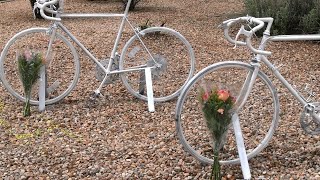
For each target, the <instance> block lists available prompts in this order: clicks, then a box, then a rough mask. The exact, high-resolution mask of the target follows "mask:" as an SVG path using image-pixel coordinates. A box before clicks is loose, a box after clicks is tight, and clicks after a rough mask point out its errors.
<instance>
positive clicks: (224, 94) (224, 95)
mask: <svg viewBox="0 0 320 180" xmlns="http://www.w3.org/2000/svg"><path fill="white" fill-rule="evenodd" d="M217 94H218V98H219V99H220V100H222V101H226V100H227V99H228V98H229V96H230V94H229V92H228V91H226V90H219V91H218V93H217Z"/></svg>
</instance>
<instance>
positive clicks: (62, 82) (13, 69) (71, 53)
mask: <svg viewBox="0 0 320 180" xmlns="http://www.w3.org/2000/svg"><path fill="white" fill-rule="evenodd" d="M48 30H49V29H45V28H31V29H27V30H24V31H21V32H20V33H18V34H16V35H15V36H14V37H13V38H11V39H10V40H9V42H8V43H7V44H6V46H5V48H4V49H3V51H2V53H1V57H0V75H1V76H0V77H1V80H2V82H3V85H4V87H5V88H6V89H7V90H8V92H9V93H10V94H12V95H13V96H14V97H16V98H18V99H19V100H21V101H25V98H24V91H23V85H22V83H21V80H20V77H19V72H18V61H17V52H19V51H24V50H27V49H30V50H33V51H38V52H40V53H42V54H43V57H45V56H46V53H47V52H48V44H49V41H50V37H51V33H49V31H48ZM79 73H80V63H79V58H78V54H77V52H76V50H75V48H74V47H73V46H72V44H71V43H70V42H69V41H68V40H67V39H66V38H65V37H64V36H62V35H61V34H59V33H56V36H55V38H54V40H53V43H52V47H51V49H50V53H49V56H48V58H47V59H46V82H47V88H46V104H52V103H55V102H58V101H60V100H61V99H63V98H64V97H65V96H67V95H68V94H69V93H70V92H71V90H72V89H73V88H74V87H75V85H76V83H77V81H78V79H79ZM38 84H39V83H38V82H37V83H36V84H35V85H34V86H33V89H32V94H31V101H30V103H31V104H33V105H37V104H38V103H39V100H38V91H39V85H38Z"/></svg>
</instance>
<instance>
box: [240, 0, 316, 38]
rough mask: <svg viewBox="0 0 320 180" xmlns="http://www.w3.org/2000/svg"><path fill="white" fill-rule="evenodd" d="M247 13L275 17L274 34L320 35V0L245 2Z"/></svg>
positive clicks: (252, 0) (258, 0)
mask: <svg viewBox="0 0 320 180" xmlns="http://www.w3.org/2000/svg"><path fill="white" fill-rule="evenodd" d="M245 7H246V13H248V15H250V16H254V17H273V18H274V23H273V29H272V33H273V34H309V33H310V34H313V33H320V0H245Z"/></svg>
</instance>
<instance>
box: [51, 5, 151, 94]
mask: <svg viewBox="0 0 320 180" xmlns="http://www.w3.org/2000/svg"><path fill="white" fill-rule="evenodd" d="M63 1H64V0H60V8H61V11H63V3H64V2H63ZM131 1H132V0H128V3H127V5H126V8H125V11H124V13H122V14H116V13H90V14H84V13H77V14H76V13H69V14H64V13H57V17H59V18H94V17H95V18H122V19H121V22H120V27H119V30H118V34H117V36H116V40H115V43H114V45H113V49H112V52H111V55H110V61H109V63H108V66H107V68H105V67H104V66H103V65H102V64H101V63H100V62H99V60H98V59H97V58H96V57H95V56H94V55H93V54H92V53H91V52H90V51H89V50H88V49H87V48H86V47H85V46H84V45H83V44H82V43H81V42H80V41H79V40H78V39H77V38H76V37H75V36H73V35H72V33H71V32H70V31H69V30H68V29H67V28H66V27H65V26H64V25H63V24H62V23H61V22H59V21H54V22H53V25H51V38H50V42H49V46H48V53H49V52H50V48H51V45H52V41H53V39H54V37H55V33H56V30H57V29H58V28H59V29H61V30H62V31H63V32H64V33H66V35H67V36H68V37H70V38H71V40H72V41H74V42H75V43H76V44H77V45H78V46H79V47H80V48H81V49H82V50H83V51H84V52H85V54H86V55H88V56H89V57H90V59H92V60H93V61H94V62H95V63H96V64H97V65H98V66H99V67H100V68H101V69H102V70H103V71H104V72H105V74H106V75H105V77H104V79H103V81H102V82H101V84H100V86H99V88H98V90H97V93H98V94H100V89H101V88H102V86H103V84H104V83H105V81H106V80H107V77H108V75H110V74H119V73H125V72H132V71H141V70H145V69H146V65H142V66H140V67H137V68H130V69H124V70H113V71H111V66H112V63H113V61H114V58H115V56H116V53H117V47H118V45H119V42H120V38H121V35H122V32H123V29H124V25H125V23H127V24H129V26H130V28H131V29H132V30H133V32H134V34H135V35H136V36H137V37H138V39H139V41H140V43H141V44H142V46H143V47H144V49H145V50H146V52H147V53H148V54H149V55H150V57H151V58H152V60H153V61H154V62H155V63H156V61H155V60H154V58H153V56H152V55H151V53H150V52H149V50H148V49H147V47H146V46H145V44H144V43H143V41H142V40H141V38H140V36H139V33H138V32H137V31H136V30H135V28H134V27H133V26H132V24H131V23H130V21H129V20H128V12H129V7H130V4H131ZM47 56H48V54H47ZM47 59H48V58H47ZM49 63H50V62H49ZM156 64H157V63H156ZM155 67H156V65H155V66H154V67H151V69H153V68H155Z"/></svg>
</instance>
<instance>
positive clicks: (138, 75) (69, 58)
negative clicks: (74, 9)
mask: <svg viewBox="0 0 320 180" xmlns="http://www.w3.org/2000/svg"><path fill="white" fill-rule="evenodd" d="M55 4H59V8H58V9H56V8H55V7H54V5H55ZM130 4H131V0H129V1H128V3H127V6H126V8H125V10H124V13H122V14H115V13H91V14H83V13H78V14H74V13H69V14H67V13H63V7H64V1H63V0H37V2H36V3H35V8H39V10H40V14H41V15H42V17H43V18H45V19H47V20H51V21H53V23H52V24H51V25H50V26H49V27H48V28H31V29H27V30H23V31H21V32H19V33H18V34H16V35H15V36H13V37H12V38H11V39H10V40H9V41H8V43H7V44H6V45H5V47H4V49H3V51H2V53H1V58H0V77H1V80H2V83H3V85H4V87H5V88H6V89H7V90H8V92H9V93H10V94H12V95H13V96H14V97H16V98H18V99H19V100H21V101H24V96H23V86H22V84H21V82H20V80H19V73H18V68H17V67H18V65H17V60H16V59H17V57H16V56H17V55H16V54H17V51H19V50H23V49H33V50H37V51H40V52H44V55H45V59H46V67H45V68H46V70H45V72H46V79H45V84H46V88H45V92H46V100H45V104H52V103H56V102H58V101H60V100H61V99H63V98H64V97H65V96H67V95H68V94H69V93H70V92H71V91H72V89H73V88H74V87H75V86H76V83H77V82H78V79H79V73H80V62H79V56H78V52H77V51H76V49H75V47H74V46H73V43H75V44H77V45H78V46H79V47H80V48H81V49H82V50H83V52H84V53H85V54H86V55H88V56H89V57H90V59H92V60H93V61H94V63H96V64H97V71H98V72H97V75H96V77H97V78H98V79H99V80H101V81H102V82H101V84H100V86H99V87H98V88H97V89H96V90H95V91H94V92H95V95H96V96H100V95H101V93H100V90H101V88H102V87H103V86H104V85H105V84H108V83H111V82H113V81H114V80H115V79H117V78H118V77H119V76H120V77H121V80H122V82H123V83H124V85H125V87H126V88H127V89H128V91H129V92H130V93H131V94H133V95H134V96H135V97H137V98H139V99H143V100H147V95H146V94H147V93H146V92H145V89H146V88H145V86H146V80H145V79H146V78H145V74H144V70H145V69H146V68H149V69H151V77H152V86H153V95H154V101H155V102H163V101H168V100H171V99H173V98H175V97H177V96H178V95H179V94H180V91H181V90H182V87H183V86H185V85H186V83H187V82H188V80H189V79H191V77H192V76H193V72H194V64H195V58H194V52H193V49H192V47H191V45H190V44H189V42H188V41H187V40H186V39H185V38H184V37H183V36H182V35H181V34H180V33H178V32H177V31H175V30H172V29H170V28H166V27H150V28H147V29H144V30H141V29H139V28H135V27H133V25H132V24H131V23H130V21H129V19H128V11H129V7H130ZM45 12H47V13H45ZM46 14H54V15H53V17H49V16H47V15H46ZM93 17H94V18H120V19H121V21H119V22H120V23H119V30H118V34H117V36H116V38H115V43H114V46H113V50H112V52H111V55H110V58H106V59H104V60H98V59H97V58H96V57H95V56H94V55H93V54H92V53H91V52H90V50H89V49H87V48H86V47H84V45H83V44H82V43H81V42H79V40H77V38H76V37H75V36H73V35H72V33H71V32H70V31H69V30H68V29H67V28H66V27H65V26H64V25H63V24H62V19H64V18H93ZM125 25H128V26H129V27H130V28H131V29H132V32H133V36H132V37H131V38H130V39H129V40H128V42H127V43H126V44H125V45H124V47H123V49H122V52H121V54H120V55H119V54H117V50H118V44H119V41H120V38H121V35H122V32H123V30H124V26H125ZM97 26H98V24H97ZM99 41H101V39H99ZM31 99H32V100H31V104H34V105H37V104H39V97H38V87H36V88H35V89H33V93H32V98H31Z"/></svg>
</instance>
